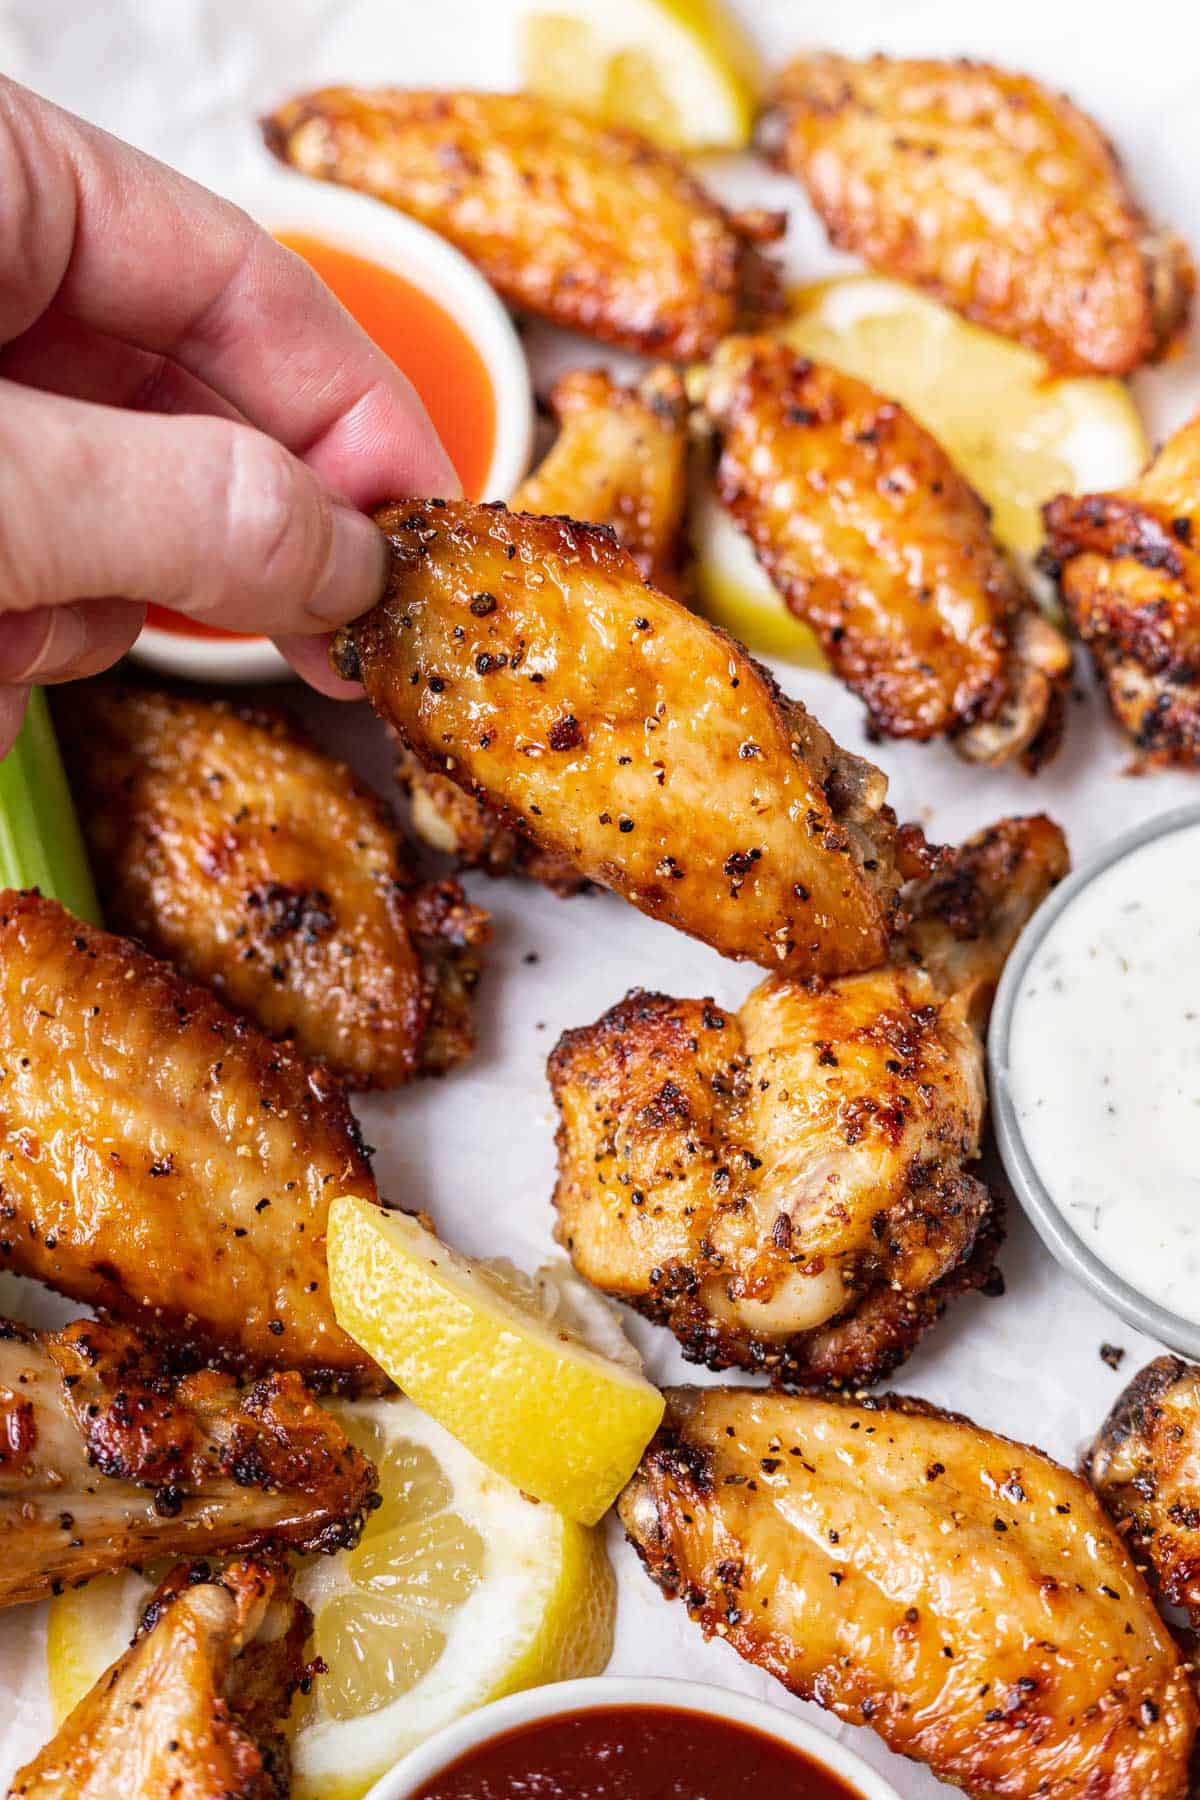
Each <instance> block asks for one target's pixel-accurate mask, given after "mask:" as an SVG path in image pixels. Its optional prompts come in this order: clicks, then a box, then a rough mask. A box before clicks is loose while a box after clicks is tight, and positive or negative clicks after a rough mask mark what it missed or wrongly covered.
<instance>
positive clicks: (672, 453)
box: [397, 364, 688, 895]
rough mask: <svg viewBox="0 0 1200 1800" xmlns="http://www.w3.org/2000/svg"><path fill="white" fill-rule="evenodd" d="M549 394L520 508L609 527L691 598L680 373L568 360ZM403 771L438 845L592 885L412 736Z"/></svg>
mask: <svg viewBox="0 0 1200 1800" xmlns="http://www.w3.org/2000/svg"><path fill="white" fill-rule="evenodd" d="M550 400H551V405H552V406H553V408H554V411H555V414H556V415H557V418H558V421H559V425H560V431H559V436H558V439H557V441H556V443H555V444H554V446H553V448H552V449H551V450H550V452H549V453H548V455H547V456H546V458H545V460H544V461H543V462H542V464H541V466H540V467H539V468H538V469H536V470H535V471H534V473H533V474H532V475H530V476H529V477H528V479H527V480H526V481H524V482H523V483H522V485H521V486H520V487H519V488H518V489H517V491H516V493H515V494H514V495H513V497H512V500H511V502H510V505H511V508H512V510H513V511H514V512H528V513H542V514H552V515H562V516H565V517H567V518H571V519H581V520H584V521H585V522H586V523H588V524H590V525H609V526H611V527H612V529H613V530H614V531H615V532H616V535H617V538H618V540H619V542H620V543H622V544H623V545H624V546H625V548H626V550H628V551H629V554H630V555H631V556H632V557H633V560H634V561H635V562H636V563H637V565H638V568H639V569H640V570H641V572H642V574H643V575H644V576H645V577H646V580H647V581H649V582H650V583H652V585H653V586H655V587H657V588H659V589H660V590H661V591H662V592H663V593H665V594H673V595H675V596H676V598H682V597H683V596H682V593H681V589H682V586H683V578H682V571H681V563H682V556H683V522H684V513H685V509H686V505H687V456H688V408H687V400H686V396H685V394H684V389H683V383H682V381H681V380H680V377H679V376H678V375H677V374H676V372H675V370H674V369H672V368H670V367H668V366H667V365H666V364H661V365H660V366H659V367H658V368H656V369H652V370H651V371H650V373H649V374H648V375H646V376H644V377H643V379H642V380H641V382H639V383H638V385H637V386H636V387H621V386H620V385H619V384H618V383H617V382H615V381H614V380H613V379H612V377H611V376H610V375H608V374H606V373H605V372H604V371H603V370H602V369H571V370H569V371H568V372H567V374H565V375H563V376H562V377H561V378H560V379H559V380H558V382H556V384H555V386H554V390H553V392H552V394H551V396H550ZM397 775H398V778H399V780H400V782H401V785H402V786H403V787H404V788H405V789H406V790H407V792H408V794H409V796H410V798H411V800H412V820H413V826H414V828H415V829H416V831H417V832H419V834H420V835H421V837H423V838H424V839H425V841H426V842H427V843H429V844H432V846H433V847H434V849H435V850H442V851H446V852H448V853H449V854H451V855H454V856H457V857H458V859H459V861H460V863H462V864H463V865H464V866H466V867H468V868H479V869H483V870H484V871H485V873H486V874H488V875H508V874H512V873H520V874H523V875H528V876H529V877H530V878H531V879H532V880H534V881H540V882H542V883H543V884H544V885H545V886H546V887H548V888H552V889H553V890H554V892H556V893H559V894H564V895H567V894H574V893H577V892H578V891H579V889H580V888H581V887H585V886H586V885H587V883H586V882H585V881H584V880H583V879H582V878H581V877H580V876H579V875H578V873H577V872H576V871H575V869H573V868H572V866H571V864H570V863H569V862H567V861H566V860H565V859H564V858H562V857H561V856H556V855H555V854H554V852H553V851H547V850H542V849H540V848H539V846H538V845H537V844H535V843H533V842H532V840H531V839H529V838H528V837H526V836H525V835H524V833H523V832H521V831H519V830H517V829H515V828H514V827H513V826H511V825H509V824H507V823H506V822H505V820H504V819H503V818H502V817H500V815H499V814H497V813H495V812H493V811H492V810H491V809H490V808H489V807H488V806H486V805H484V804H483V802H481V801H478V800H474V799H472V797H471V796H470V795H469V794H464V793H463V791H462V789H461V788H459V787H456V786H455V784H454V782H453V781H451V780H449V778H448V777H447V776H445V775H442V774H440V773H439V772H438V771H437V770H436V769H427V768H426V767H425V766H424V764H423V763H422V762H421V761H420V759H419V758H418V757H415V756H414V755H413V754H412V752H411V751H409V750H407V749H406V748H404V746H403V745H402V746H401V749H400V754H399V760H398V766H397Z"/></svg>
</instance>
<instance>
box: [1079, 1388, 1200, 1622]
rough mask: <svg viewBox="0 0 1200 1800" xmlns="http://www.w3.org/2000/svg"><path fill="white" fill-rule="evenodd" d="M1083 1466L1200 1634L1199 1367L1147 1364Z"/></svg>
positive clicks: (1170, 1600) (1159, 1586) (1162, 1591)
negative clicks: (1199, 1630)
mask: <svg viewBox="0 0 1200 1800" xmlns="http://www.w3.org/2000/svg"><path fill="white" fill-rule="evenodd" d="M1084 1466H1085V1470H1086V1473H1087V1475H1088V1478H1089V1480H1090V1481H1091V1484H1092V1486H1093V1487H1094V1488H1095V1490H1096V1492H1097V1494H1099V1496H1100V1499H1101V1501H1102V1502H1103V1504H1104V1507H1105V1509H1106V1510H1107V1512H1108V1513H1109V1515H1110V1516H1111V1518H1112V1519H1113V1520H1114V1522H1115V1524H1116V1525H1117V1528H1118V1530H1119V1531H1120V1532H1121V1534H1122V1536H1123V1537H1124V1538H1125V1541H1126V1542H1127V1543H1128V1544H1130V1545H1131V1546H1132V1547H1133V1549H1134V1551H1135V1553H1136V1554H1137V1556H1138V1558H1139V1560H1140V1561H1142V1562H1144V1563H1148V1564H1149V1571H1150V1577H1151V1581H1152V1583H1153V1586H1154V1588H1155V1590H1156V1592H1157V1593H1158V1594H1159V1595H1160V1596H1161V1598H1162V1599H1163V1600H1165V1601H1166V1602H1167V1604H1168V1605H1169V1606H1178V1607H1182V1608H1183V1609H1184V1610H1185V1611H1186V1612H1187V1614H1188V1617H1189V1619H1190V1621H1191V1624H1192V1626H1193V1628H1195V1629H1200V1368H1197V1367H1196V1366H1195V1364H1193V1363H1186V1362H1184V1361H1183V1360H1182V1358H1180V1357H1178V1356H1157V1357H1155V1359H1154V1361H1153V1362H1151V1363H1147V1365H1146V1367H1145V1368H1144V1369H1143V1370H1141V1372H1140V1373H1139V1374H1137V1375H1135V1376H1134V1378H1133V1380H1132V1381H1131V1382H1130V1383H1129V1386H1128V1387H1127V1388H1126V1389H1125V1391H1124V1393H1123V1394H1122V1395H1121V1397H1120V1399H1119V1400H1118V1401H1117V1403H1116V1405H1115V1406H1114V1407H1113V1409H1112V1411H1111V1412H1110V1413H1109V1415H1108V1418H1107V1419H1106V1420H1105V1421H1104V1424H1103V1425H1102V1426H1101V1428H1100V1431H1099V1433H1098V1434H1097V1437H1096V1441H1095V1443H1094V1444H1093V1445H1092V1448H1091V1450H1090V1451H1089V1453H1088V1456H1087V1459H1086V1462H1085V1465H1084Z"/></svg>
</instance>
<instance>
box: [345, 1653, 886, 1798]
mask: <svg viewBox="0 0 1200 1800" xmlns="http://www.w3.org/2000/svg"><path fill="white" fill-rule="evenodd" d="M606 1706H652V1707H669V1708H672V1709H674V1710H677V1711H680V1712H692V1713H707V1714H709V1715H710V1716H711V1717H714V1718H718V1719H728V1720H729V1721H730V1722H731V1723H732V1724H734V1725H744V1726H748V1727H749V1728H750V1729H751V1730H752V1731H759V1732H761V1733H762V1734H763V1736H764V1737H769V1738H775V1739H776V1740H777V1741H778V1742H780V1743H783V1744H788V1745H790V1746H791V1748H792V1749H794V1750H800V1751H802V1752H803V1753H804V1754H805V1755H806V1756H807V1757H809V1758H810V1760H811V1761H812V1762H814V1763H816V1764H817V1766H818V1767H819V1768H821V1769H826V1770H828V1771H829V1773H830V1774H831V1775H836V1776H840V1778H841V1779H842V1781H843V1782H844V1783H845V1784H846V1786H847V1787H848V1788H849V1789H850V1792H851V1793H852V1794H855V1795H858V1796H861V1800H900V1797H899V1795H898V1794H897V1792H896V1790H895V1788H894V1787H892V1785H891V1783H890V1782H887V1781H885V1780H884V1779H883V1776H882V1775H877V1774H876V1773H875V1771H874V1769H871V1768H869V1767H868V1766H867V1764H866V1763H865V1762H863V1761H862V1759H861V1757H859V1756H856V1755H855V1753H854V1751H853V1750H848V1749H847V1748H846V1746H845V1745H844V1744H839V1743H837V1742H836V1741H835V1740H834V1739H833V1738H831V1737H827V1736H826V1734H825V1733H824V1732H823V1731H818V1730H817V1729H816V1727H815V1726H813V1725H810V1724H809V1723H808V1722H807V1720H804V1719H798V1718H794V1717H793V1716H792V1715H791V1714H790V1713H786V1712H784V1711H783V1710H782V1709H781V1708H779V1707H776V1706H766V1705H764V1704H763V1702H762V1701H761V1700H752V1699H751V1698H750V1697H749V1695H748V1694H739V1693H736V1692H734V1691H733V1690H732V1689H730V1688H718V1687H709V1686H708V1685H707V1684H706V1683H704V1682H700V1681H667V1680H661V1679H660V1680H646V1679H634V1680H629V1679H624V1678H622V1677H620V1676H612V1675H598V1676H595V1677H593V1678H592V1679H591V1680H589V1681H561V1682H557V1683H555V1684H554V1685H553V1686H551V1687H537V1688H530V1689H529V1690H528V1691H527V1692H526V1693H523V1694H510V1695H509V1696H508V1698H507V1699H505V1700H496V1701H493V1703H492V1705H491V1706H484V1707H481V1708H480V1709H479V1711H478V1712H473V1713H468V1714H467V1716H466V1717H465V1718H463V1719H457V1720H456V1721H455V1722H454V1724H453V1725H447V1726H446V1728H445V1729H444V1730H443V1731H439V1732H437V1733H435V1735H434V1736H433V1737H431V1738H430V1739H429V1741H428V1743H425V1744H421V1745H420V1746H419V1747H418V1748H417V1749H416V1750H412V1751H410V1752H409V1754H408V1755H407V1756H406V1757H404V1758H402V1760H401V1761H400V1762H398V1763H397V1764H396V1766H395V1768H394V1769H391V1770H389V1772H388V1773H387V1774H386V1775H384V1776H383V1777H382V1778H381V1779H380V1780H379V1781H377V1782H376V1783H375V1786H374V1787H373V1788H372V1789H371V1791H370V1793H369V1794H368V1795H367V1800H411V1796H412V1795H414V1794H418V1793H420V1791H421V1789H422V1788H423V1787H424V1786H425V1785H426V1783H427V1782H429V1781H431V1780H432V1779H433V1777H434V1776H435V1775H439V1774H441V1773H442V1771H443V1770H444V1769H447V1768H449V1767H450V1766H451V1765H452V1764H454V1763H456V1762H457V1761H458V1759H459V1757H460V1756H465V1755H466V1753H467V1752H468V1751H469V1750H473V1749H475V1748H476V1746H477V1745H479V1744H483V1743H486V1742H487V1741H488V1739H489V1738H494V1737H500V1736H502V1735H503V1734H504V1733H505V1732H507V1731H513V1730H515V1729H518V1728H519V1727H520V1726H522V1725H529V1724H532V1723H533V1722H534V1720H536V1719H553V1718H557V1717H558V1716H559V1714H561V1713H579V1712H590V1711H593V1710H594V1709H595V1708H597V1707H606Z"/></svg>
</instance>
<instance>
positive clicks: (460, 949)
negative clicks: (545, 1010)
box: [56, 681, 488, 1087]
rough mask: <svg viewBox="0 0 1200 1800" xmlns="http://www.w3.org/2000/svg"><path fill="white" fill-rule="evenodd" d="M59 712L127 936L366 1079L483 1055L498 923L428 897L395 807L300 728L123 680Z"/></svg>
mask: <svg viewBox="0 0 1200 1800" xmlns="http://www.w3.org/2000/svg"><path fill="white" fill-rule="evenodd" d="M56 718H57V722H58V729H59V735H60V739H61V741H62V744H63V748H64V751H65V753H66V756H67V762H68V768H69V772H70V776H71V786H72V789H73V791H74V793H75V797H76V799H77V801H78V802H79V811H80V818H81V820H82V822H83V826H84V830H85V832H86V835H87V841H88V849H89V851H90V853H91V860H92V868H93V870H94V872H95V875H96V879H97V884H98V886H99V889H100V897H101V902H102V904H103V907H104V914H105V918H106V919H107V921H108V923H109V924H110V925H111V926H112V927H113V928H114V929H115V930H117V931H121V932H126V933H128V934H129V935H130V936H131V937H136V938H140V939H141V940H142V941H143V942H144V943H145V944H146V946H147V947H148V948H149V949H150V950H152V951H153V952H154V953H155V955H156V956H162V957H165V958H167V959H168V960H169V961H171V962H173V963H175V964H176V965H177V966H178V967H179V968H180V969H182V970H183V972H184V973H185V974H187V975H190V976H192V977H193V978H194V979H195V980H197V981H202V982H204V983H205V984H206V986H208V987H211V988H213V989H214V990H215V991H216V992H217V993H218V994H220V995H221V997H222V999H223V1000H225V1001H226V1002H227V1003H228V1005H230V1006H231V1007H233V1008H234V1009H235V1010H236V1011H238V1012H243V1013H247V1014H249V1015H250V1017H251V1018H254V1019H257V1020H258V1022H259V1024H260V1025H262V1027H263V1028H264V1030H266V1031H269V1032H271V1033H272V1034H274V1035H279V1034H287V1035H288V1036H290V1037H292V1038H294V1040H295V1042H296V1044H297V1046H298V1047H299V1049H300V1050H301V1051H302V1052H303V1054H304V1055H306V1056H314V1057H319V1058H320V1059H321V1061H322V1062H326V1063H328V1064H329V1066H330V1068H331V1069H333V1070H334V1071H335V1073H336V1074H338V1075H340V1076H341V1077H342V1078H343V1079H344V1080H346V1081H348V1082H349V1083H350V1084H351V1085H352V1086H356V1087H393V1086H395V1085H396V1084H397V1083H399V1082H402V1081H406V1080H408V1078H409V1077H410V1076H412V1075H414V1074H418V1073H422V1072H439V1073H440V1072H441V1071H442V1070H443V1069H445V1068H447V1067H449V1066H451V1065H452V1064H454V1063H455V1062H458V1061H460V1060H461V1059H462V1058H463V1057H464V1056H466V1055H467V1054H468V1053H469V1051H470V1049H471V1047H472V1043H473V1040H474V1032H473V1029H472V1025H471V1016H470V1008H469V1002H468V996H469V995H470V993H471V992H472V991H473V989H474V987H475V984H476V982H477V980H478V973H479V971H478V958H477V955H476V946H478V944H479V943H481V942H482V940H483V939H484V938H485V937H486V935H487V925H488V921H487V914H486V913H484V912H482V911H480V909H479V908H478V907H473V906H469V905H468V904H467V902H466V901H465V900H464V898H463V895H462V891H461V889H460V888H459V887H458V885H457V884H456V883H455V882H452V881H445V882H437V883H430V884H428V885H426V886H418V885H417V883H416V882H415V881H414V880H413V878H412V876H411V874H410V873H409V870H408V868H407V866H406V862H405V857H404V851H403V847H402V840H401V838H400V834H399V831H398V829H397V827H396V825H395V823H394V821H393V820H392V819H391V818H390V817H389V815H388V813H387V811H386V809H385V808H384V806H383V804H382V802H381V801H379V800H378V799H377V798H376V796H375V795H374V794H372V793H370V792H369V791H368V790H367V789H366V788H364V787H363V785H362V784H361V783H360V782H359V781H357V780H356V779H355V777H354V776H353V775H352V774H351V773H350V770H349V769H348V768H346V766H345V764H344V763H339V762H335V761H334V760H333V759H332V758H331V757H328V756H325V755H323V754H322V752H321V751H319V750H318V749H317V748H316V747H315V746H314V745H312V744H311V743H309V742H308V740H307V738H306V737H305V735H304V734H303V733H302V732H301V730H300V728H299V726H298V725H297V724H296V723H295V722H294V721H293V720H290V719H288V718H286V717H285V716H283V715H282V714H275V715H273V714H264V713H255V712H251V711H249V710H247V709H242V708H238V707H234V706H231V705H229V704H228V703H227V702H225V701H220V700H198V699H193V698H185V697H183V696H181V695H176V694H171V693H163V692H159V691H155V690H153V689H149V688H138V687H130V686H123V685H121V684H119V683H117V682H110V681H102V682H89V683H88V684H86V685H85V686H84V687H73V688H72V690H71V695H70V699H69V701H68V702H65V703H64V704H62V705H60V706H59V707H57V708H56Z"/></svg>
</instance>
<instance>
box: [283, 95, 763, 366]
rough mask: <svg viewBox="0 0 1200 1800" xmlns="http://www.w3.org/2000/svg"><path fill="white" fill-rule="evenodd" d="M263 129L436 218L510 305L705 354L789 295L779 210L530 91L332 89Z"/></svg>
mask: <svg viewBox="0 0 1200 1800" xmlns="http://www.w3.org/2000/svg"><path fill="white" fill-rule="evenodd" d="M263 135H264V137H265V139H266V142H267V146H268V148H269V149H270V150H272V151H273V152H274V153H275V155H276V156H278V157H279V158H280V159H281V161H283V162H286V163H290V164H291V166H292V167H293V168H296V169H299V170H301V171H302V172H303V173H304V174H306V175H315V176H317V177H318V178H319V179H321V180H323V181H334V182H338V183H340V184H341V185H342V186H345V187H354V188H359V189H361V190H362V191H363V192H364V193H367V194H373V195H374V196H375V197H376V198H377V199H379V200H385V201H387V202H388V204H389V205H391V206H395V207H397V208H398V209H399V210H400V211H401V212H406V213H410V214H411V215H412V216H413V217H414V218H417V219H420V220H421V222H422V223H423V224H425V225H430V226H432V227H433V229H434V230H435V231H437V232H440V234H441V235H442V236H443V237H446V238H449V239H450V242H451V243H452V244H455V245H457V247H458V248H459V249H460V250H461V251H462V252H463V253H464V255H466V256H469V257H470V258H471V260H472V262H474V263H475V264H476V266H477V267H478V268H479V269H480V270H481V271H482V273H483V274H484V275H485V276H486V277H487V279H488V280H489V281H490V282H491V284H492V286H493V287H494V288H495V289H496V290H497V292H498V293H499V294H500V296H501V297H502V299H504V300H505V301H507V302H508V304H509V305H510V306H515V307H519V308H521V309H522V310H524V311H526V312H531V313H536V314H538V315H539V316H540V317H542V318H545V319H549V320H550V322H551V323H552V324H554V325H565V326H567V327H569V328H570V329H572V330H574V331H582V332H586V333H587V334H588V335H589V336H591V337H596V338H600V339H602V340H603V341H604V342H606V343H610V344H618V345H621V346H622V347H623V348H625V349H627V350H638V351H641V352H642V353H644V354H645V355H647V356H663V357H666V358H667V359H668V360H670V361H672V362H686V361H689V360H691V359H692V358H693V357H700V356H707V355H708V353H709V352H710V351H711V350H712V349H713V348H714V347H715V345H716V344H717V343H718V341H719V340H720V339H721V338H722V337H723V336H724V335H725V333H726V332H729V331H732V330H734V329H735V328H736V327H737V325H738V324H739V322H741V321H742V320H743V319H745V317H746V316H747V315H750V316H751V317H753V316H756V315H761V314H763V313H764V312H770V311H773V310H776V308H777V306H778V290H777V276H776V271H775V268H774V266H773V264H771V263H770V262H768V260H767V259H766V258H765V257H764V256H763V255H762V253H761V251H760V249H759V245H760V244H762V243H766V242H770V241H771V240H772V239H773V238H775V237H777V236H778V235H779V234H780V232H781V231H782V229H783V220H782V218H781V217H780V216H779V215H777V214H773V213H763V212H748V213H740V214H730V213H727V212H726V211H725V210H724V209H723V208H722V207H721V206H719V205H718V203H717V202H716V201H715V200H714V199H713V198H712V197H711V196H710V195H708V194H707V193H705V191H704V189H703V188H702V187H700V186H699V185H698V183H697V182H696V181H695V180H694V179H693V177H692V176H691V174H690V173H689V172H688V169H687V166H686V164H685V163H684V162H683V161H682V160H681V159H680V158H679V157H677V156H675V155H673V154H672V153H671V152H670V151H667V150H661V149H659V148H657V147H656V146H655V145H653V144H651V143H649V142H648V141H647V140H646V139H645V138H643V137H640V136H639V135H638V134H637V133H636V132H633V131H627V130H624V129H622V128H620V127H617V126H611V125H602V124H600V123H598V122H597V121H596V120H594V119H589V118H585V117H584V116H583V115H582V114H579V113H574V112H570V111H568V110H567V109H566V108H564V107H560V106H555V105H553V104H551V103H550V102H548V101H545V100H540V99H535V98H533V97H532V96H530V95H525V94H493V93H429V92H426V93H406V92H404V91H402V90H399V89H379V90H376V91H374V92H372V91H370V90H366V89H361V88H345V87H341V88H336V87H335V88H324V89H321V90H319V91H317V92H315V93H310V94H302V95H300V96H298V97H297V98H296V99H294V100H289V101H288V102H287V104H286V105H284V106H281V107H280V108H279V110H278V111H277V112H275V113H274V114H272V115H271V117H270V118H268V119H265V120H264V121H263Z"/></svg>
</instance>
